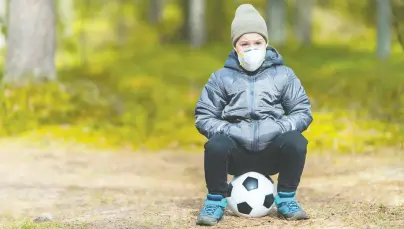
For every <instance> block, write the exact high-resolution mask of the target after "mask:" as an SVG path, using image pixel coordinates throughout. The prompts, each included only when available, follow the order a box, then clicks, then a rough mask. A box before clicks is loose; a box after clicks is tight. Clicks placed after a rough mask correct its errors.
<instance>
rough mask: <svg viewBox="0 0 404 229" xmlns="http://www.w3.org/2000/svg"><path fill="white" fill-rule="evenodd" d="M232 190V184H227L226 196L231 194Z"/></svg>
mask: <svg viewBox="0 0 404 229" xmlns="http://www.w3.org/2000/svg"><path fill="white" fill-rule="evenodd" d="M232 190H233V185H232V184H231V183H230V184H229V185H228V186H227V196H231V191H232Z"/></svg>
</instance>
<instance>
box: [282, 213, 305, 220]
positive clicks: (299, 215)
mask: <svg viewBox="0 0 404 229" xmlns="http://www.w3.org/2000/svg"><path fill="white" fill-rule="evenodd" d="M278 217H279V218H281V219H285V220H288V221H296V220H307V219H310V217H309V216H308V215H307V214H306V213H298V214H296V215H294V216H292V217H285V216H284V215H282V214H280V213H278Z"/></svg>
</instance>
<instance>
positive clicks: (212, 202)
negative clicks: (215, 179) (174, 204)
mask: <svg viewBox="0 0 404 229" xmlns="http://www.w3.org/2000/svg"><path fill="white" fill-rule="evenodd" d="M226 207H227V199H226V198H224V197H223V196H222V195H212V194H208V195H207V197H206V199H205V204H204V207H203V209H202V211H201V213H200V215H199V216H198V219H197V220H196V224H197V225H204V226H214V225H216V224H217V223H218V222H219V221H220V220H221V219H222V218H223V214H224V210H225V209H226Z"/></svg>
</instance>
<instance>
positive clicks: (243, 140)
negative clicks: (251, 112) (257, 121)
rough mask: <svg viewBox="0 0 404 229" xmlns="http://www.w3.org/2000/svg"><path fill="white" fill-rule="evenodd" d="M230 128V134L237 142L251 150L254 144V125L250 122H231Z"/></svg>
mask: <svg viewBox="0 0 404 229" xmlns="http://www.w3.org/2000/svg"><path fill="white" fill-rule="evenodd" d="M230 125H231V126H230V127H229V129H228V136H229V137H230V138H232V139H233V140H234V141H235V142H236V143H237V144H239V145H240V146H242V147H244V148H246V149H247V150H251V146H252V140H253V135H252V125H251V123H250V122H246V121H241V122H239V123H231V124H230Z"/></svg>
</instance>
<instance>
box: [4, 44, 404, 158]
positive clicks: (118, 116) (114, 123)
mask: <svg viewBox="0 0 404 229" xmlns="http://www.w3.org/2000/svg"><path fill="white" fill-rule="evenodd" d="M126 50H128V51H126ZM132 50H136V52H133V51H132ZM229 51H230V47H227V46H225V45H222V46H214V47H207V48H205V49H204V50H201V51H195V50H191V49H189V48H187V47H185V46H181V45H179V46H174V45H173V46H164V47H159V46H146V47H145V48H144V49H141V50H139V49H125V50H122V49H119V48H111V49H108V50H104V51H100V52H98V53H94V54H92V56H90V58H89V62H88V63H87V65H84V66H82V67H74V66H75V65H72V66H70V67H69V66H67V65H66V66H64V67H61V68H60V69H61V70H60V73H59V77H60V80H59V82H57V83H48V84H42V85H36V86H33V85H30V86H27V87H24V88H3V89H2V91H1V96H2V98H1V101H2V109H1V116H0V126H1V129H0V134H1V135H2V136H10V135H19V136H25V137H32V138H34V139H38V138H50V139H52V138H57V139H64V140H66V141H78V142H83V143H87V144H92V145H93V146H96V147H130V148H134V149H149V150H158V149H162V148H177V147H185V148H188V147H197V148H200V147H202V145H203V143H204V142H205V139H204V137H202V136H201V135H200V134H199V133H198V132H197V130H196V129H195V127H194V117H193V112H194V107H195V104H196V101H197V99H198V97H199V93H200V92H201V89H202V87H203V85H204V84H205V83H206V81H207V79H208V77H209V75H210V74H211V72H213V71H215V70H216V69H218V68H219V67H221V66H222V65H223V63H224V60H225V58H227V55H228V52H229ZM280 51H281V53H282V54H283V56H284V58H285V61H286V63H287V64H288V65H289V66H291V67H292V68H293V69H294V70H295V72H296V74H297V75H298V77H299V78H300V79H301V80H302V82H303V84H304V86H305V88H306V90H307V93H308V95H309V96H310V98H311V101H312V104H313V110H314V122H313V124H312V126H311V127H310V128H309V130H308V131H307V132H305V135H306V136H307V137H308V138H309V140H310V145H309V147H310V149H315V150H320V151H324V150H330V149H332V150H336V151H341V152H359V151H364V150H371V149H373V147H379V146H390V145H397V144H399V143H400V142H402V141H403V140H404V139H403V136H404V134H403V133H404V132H403V125H402V123H403V121H404V120H403V118H404V111H403V107H404V93H402V92H403V90H404V87H403V85H404V79H403V78H402V77H401V76H402V67H401V66H400V63H402V62H403V61H404V58H403V57H399V56H394V57H393V58H392V59H391V60H390V61H387V62H383V63H380V62H378V61H377V60H375V59H374V58H373V54H371V53H366V52H360V51H354V50H346V49H344V48H342V47H328V46H322V47H312V48H307V49H295V48H293V47H288V48H280ZM64 58H69V57H68V55H66V56H65V57H64ZM68 62H69V61H67V62H66V63H68ZM71 63H74V62H73V61H71Z"/></svg>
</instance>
